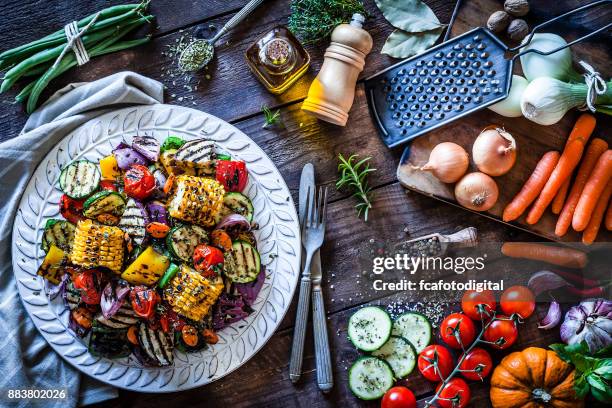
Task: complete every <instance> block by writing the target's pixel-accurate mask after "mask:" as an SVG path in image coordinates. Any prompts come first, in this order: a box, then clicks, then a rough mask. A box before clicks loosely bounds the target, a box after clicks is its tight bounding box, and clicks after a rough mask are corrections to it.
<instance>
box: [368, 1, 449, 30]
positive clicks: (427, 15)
mask: <svg viewBox="0 0 612 408" xmlns="http://www.w3.org/2000/svg"><path fill="white" fill-rule="evenodd" d="M376 5H377V6H378V8H379V9H380V11H381V12H382V13H383V16H385V18H386V19H387V21H389V23H391V24H392V25H393V26H394V27H395V28H399V29H400V30H404V31H407V32H410V33H421V32H425V31H432V30H436V29H440V28H441V27H443V25H442V24H440V20H438V17H436V15H435V14H434V12H433V11H432V10H431V9H430V8H429V7H428V6H427V4H425V3H423V2H422V1H421V0H376Z"/></svg>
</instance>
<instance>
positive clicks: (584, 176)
mask: <svg viewBox="0 0 612 408" xmlns="http://www.w3.org/2000/svg"><path fill="white" fill-rule="evenodd" d="M606 150H608V143H607V142H606V141H605V140H602V139H599V138H595V139H593V141H592V142H591V144H590V145H589V147H588V148H587V150H586V152H585V154H584V158H583V159H582V163H580V168H578V173H576V179H575V180H574V184H573V185H572V188H571V190H570V192H569V195H568V196H567V200H565V204H564V205H563V210H561V214H559V219H558V220H557V226H556V227H555V234H556V235H557V236H559V237H562V236H564V235H565V234H566V233H567V229H568V228H569V226H570V224H571V223H572V217H573V216H574V211H575V210H576V204H578V200H579V199H580V194H582V189H583V188H584V185H585V184H586V182H587V180H588V178H589V175H590V174H591V172H592V171H593V168H595V164H597V160H598V159H599V157H600V156H601V155H602V154H603V152H605V151H606Z"/></svg>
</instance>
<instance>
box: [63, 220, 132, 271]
mask: <svg viewBox="0 0 612 408" xmlns="http://www.w3.org/2000/svg"><path fill="white" fill-rule="evenodd" d="M123 252H124V249H123V231H121V229H119V228H117V227H109V226H106V225H100V224H96V223H95V222H93V221H92V220H84V221H81V222H79V224H78V225H77V228H76V231H75V234H74V244H73V245H72V253H71V255H70V259H71V261H72V263H74V264H75V265H79V266H83V267H85V268H95V267H99V266H100V267H105V268H108V269H110V270H111V271H113V272H115V273H120V272H121V267H122V265H123Z"/></svg>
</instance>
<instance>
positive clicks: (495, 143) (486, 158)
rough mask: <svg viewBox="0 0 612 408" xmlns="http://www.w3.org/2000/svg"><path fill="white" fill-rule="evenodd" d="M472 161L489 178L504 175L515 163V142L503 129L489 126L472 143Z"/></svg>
mask: <svg viewBox="0 0 612 408" xmlns="http://www.w3.org/2000/svg"><path fill="white" fill-rule="evenodd" d="M472 159H473V160H474V163H475V164H476V167H478V170H480V171H482V172H483V173H486V174H488V175H489V176H501V175H502V174H506V173H507V172H509V171H510V169H511V168H512V166H514V163H515V162H516V141H515V140H514V138H513V137H512V135H511V134H510V133H508V132H506V131H505V130H504V129H501V128H498V127H495V126H489V127H487V128H485V129H484V130H483V131H482V132H481V133H480V134H479V135H478V137H477V138H476V140H475V141H474V145H473V146H472Z"/></svg>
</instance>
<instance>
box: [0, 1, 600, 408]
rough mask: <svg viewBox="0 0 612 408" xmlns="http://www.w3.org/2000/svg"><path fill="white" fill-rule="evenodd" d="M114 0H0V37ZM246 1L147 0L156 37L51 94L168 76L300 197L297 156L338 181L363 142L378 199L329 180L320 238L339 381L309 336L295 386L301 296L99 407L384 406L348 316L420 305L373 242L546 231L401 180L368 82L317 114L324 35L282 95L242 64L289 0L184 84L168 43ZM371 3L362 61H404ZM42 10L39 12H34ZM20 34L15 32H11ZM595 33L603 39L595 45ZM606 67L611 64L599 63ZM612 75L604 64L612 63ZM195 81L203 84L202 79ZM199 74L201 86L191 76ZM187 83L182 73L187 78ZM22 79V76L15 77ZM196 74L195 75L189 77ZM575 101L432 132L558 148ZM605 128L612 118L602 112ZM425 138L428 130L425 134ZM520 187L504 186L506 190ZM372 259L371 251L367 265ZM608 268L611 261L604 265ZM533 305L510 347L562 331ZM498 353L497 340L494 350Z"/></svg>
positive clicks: (17, 118) (38, 28) (0, 116)
mask: <svg viewBox="0 0 612 408" xmlns="http://www.w3.org/2000/svg"><path fill="white" fill-rule="evenodd" d="M425 1H426V3H427V4H428V5H429V6H430V7H431V8H432V9H433V10H434V11H435V13H436V15H437V16H438V17H439V18H440V20H441V21H442V22H448V20H449V18H450V15H451V13H452V9H453V7H454V1H453V0H425ZM119 3H122V1H118V0H112V1H108V0H87V1H85V0H70V1H68V0H55V1H53V2H40V1H35V0H20V1H17V0H7V1H4V2H2V5H0V27H2V30H0V44H2V46H1V47H0V48H2V49H5V48H9V47H12V46H15V45H18V44H20V43H23V42H26V41H31V40H34V39H36V38H38V37H41V36H43V35H46V34H47V33H49V32H51V31H54V30H57V29H59V28H61V27H63V25H64V24H65V23H66V22H68V21H70V20H73V19H77V18H79V17H82V16H85V15H87V14H90V13H93V12H95V11H96V10H99V9H101V8H103V7H106V6H108V5H110V4H119ZM245 3H246V0H153V3H152V6H151V9H152V12H153V13H154V14H156V15H157V23H156V24H155V26H154V27H153V28H152V31H151V32H152V33H153V40H152V41H151V43H150V44H148V45H146V46H143V47H140V48H136V49H132V50H127V51H124V52H121V53H117V54H113V55H108V56H103V57H99V58H95V59H93V60H92V61H91V62H90V63H89V64H87V65H86V66H84V67H80V68H77V69H73V70H71V71H69V72H68V73H66V74H64V75H63V76H61V77H60V78H58V79H57V80H55V81H54V82H52V84H51V86H50V88H49V89H48V91H47V92H46V94H45V97H48V96H49V95H51V94H52V93H53V92H55V91H57V90H58V89H60V88H61V87H63V86H64V85H66V84H68V83H72V82H80V81H91V80H95V79H98V78H101V77H103V76H106V75H109V74H111V73H114V72H117V71H120V70H132V71H135V72H138V73H141V74H144V75H147V76H149V77H151V78H154V79H157V80H160V81H162V82H163V83H164V84H165V85H166V86H167V91H166V101H167V103H173V104H178V105H185V106H189V107H194V108H197V109H200V110H203V111H206V112H209V113H212V114H214V115H217V116H219V117H220V118H222V119H224V120H227V121H230V122H231V123H233V124H235V125H236V126H237V127H238V128H240V129H241V130H242V131H244V132H245V133H246V134H247V135H249V136H250V137H251V138H253V140H254V141H255V142H256V143H258V144H259V146H261V147H262V149H263V150H264V151H265V152H266V153H267V154H268V155H269V156H270V157H271V159H272V160H273V161H274V162H275V163H276V165H277V166H278V168H279V170H280V171H281V173H282V174H283V176H284V178H285V181H286V182H287V185H288V186H289V188H290V190H291V192H292V194H293V196H294V199H296V198H297V190H298V187H299V176H300V172H301V169H302V166H303V165H304V164H305V163H308V162H312V163H313V164H314V165H315V168H316V171H317V178H318V180H317V181H318V182H319V183H322V184H326V185H330V186H331V185H333V184H334V183H335V180H336V177H337V174H336V165H337V163H336V156H337V154H338V153H343V154H351V153H356V154H359V155H360V156H370V157H371V158H372V165H373V167H375V168H377V171H376V173H374V175H373V176H372V177H371V180H370V184H371V185H372V187H373V190H374V194H375V200H374V208H373V209H372V210H371V213H370V216H371V220H370V221H369V222H368V223H367V224H365V223H364V222H363V221H362V220H359V219H358V218H357V217H356V214H355V212H354V209H353V206H354V205H355V201H354V199H353V198H352V197H350V194H348V193H347V192H346V191H340V192H337V191H336V190H335V189H334V188H332V189H331V190H330V191H333V195H332V198H331V200H332V203H331V204H330V208H329V226H328V230H327V236H326V242H325V244H324V246H323V248H322V263H323V270H324V282H325V284H324V286H323V291H324V296H325V302H326V309H327V312H328V316H329V320H328V324H329V326H328V327H329V332H330V339H331V342H332V355H333V363H334V377H335V379H336V386H335V387H334V389H333V391H332V393H330V394H329V395H324V394H321V393H320V392H319V390H318V389H317V386H316V372H315V363H314V355H313V345H312V339H311V336H309V338H308V342H307V344H306V352H305V361H304V371H305V373H304V375H303V379H302V381H300V383H299V384H297V385H293V384H292V383H291V381H290V380H289V376H288V361H289V353H290V346H291V340H292V331H293V320H294V316H295V301H294V302H293V304H292V305H291V309H290V310H289V312H288V313H287V315H286V316H285V319H284V320H283V322H282V323H281V325H280V327H279V329H278V331H277V333H276V334H275V335H274V336H273V337H272V339H271V340H270V342H269V343H268V344H267V345H266V346H265V347H264V348H263V349H262V350H261V351H260V352H259V353H258V354H257V355H256V356H255V357H254V358H253V359H252V360H250V361H249V362H247V363H246V364H245V365H244V366H243V367H242V368H241V369H239V370H237V371H235V372H233V373H231V374H230V375H228V376H227V377H225V378H223V379H221V380H219V381H217V382H215V383H213V384H210V385H208V386H205V387H202V388H198V389H194V390H191V391H187V392H181V393H174V394H162V395H146V394H137V393H133V392H127V391H123V390H121V391H120V397H119V398H118V399H116V400H112V401H108V402H104V403H101V404H97V405H96V406H99V407H148V408H149V407H151V406H160V407H165V406H181V407H201V406H210V407H232V408H234V407H261V408H263V407H274V408H276V407H309V408H315V407H335V406H338V407H360V406H371V407H375V406H378V404H379V403H378V402H373V403H369V404H366V403H362V402H360V401H359V400H357V399H356V398H354V397H353V396H352V395H350V392H349V391H348V388H347V386H346V374H347V368H348V366H349V365H350V364H351V362H352V361H353V360H354V359H355V357H357V355H358V353H357V352H356V351H355V350H354V348H353V347H352V346H351V345H350V343H349V342H348V340H347V339H346V322H347V319H348V316H349V315H350V314H351V313H352V312H353V311H355V310H356V309H357V308H358V307H360V306H361V305H363V304H366V303H375V304H381V305H383V306H387V305H390V304H393V303H394V302H395V303H398V304H411V305H412V304H414V302H416V301H418V300H420V298H416V297H408V296H410V294H409V293H399V294H398V293H383V292H375V291H373V290H371V282H370V281H369V279H371V278H370V277H369V274H368V273H367V272H368V271H367V270H366V274H365V275H364V274H363V270H364V269H367V268H366V267H364V262H367V261H368V254H371V251H372V250H373V249H374V248H380V246H384V245H386V244H388V243H390V242H397V241H400V240H403V239H409V238H413V237H418V236H420V235H425V234H429V233H432V232H441V233H451V232H454V231H456V230H459V229H461V228H464V227H468V226H473V227H476V228H477V229H478V232H479V237H480V240H481V242H488V243H492V245H495V244H494V243H498V244H497V245H499V243H501V242H504V241H537V240H539V239H541V238H539V237H537V236H535V235H532V234H529V233H527V232H524V231H520V230H518V229H516V228H513V227H511V226H506V225H503V224H501V223H499V222H496V221H493V220H490V219H487V218H484V217H482V216H480V215H477V214H474V213H470V212H467V211H463V210H460V209H458V208H456V207H454V206H451V205H448V204H446V203H443V202H440V201H437V200H434V199H432V198H430V197H426V196H423V195H420V194H417V193H415V192H411V191H407V190H405V189H404V188H402V187H401V186H400V184H399V183H398V182H397V181H396V174H395V172H396V168H397V165H398V162H399V159H400V156H401V153H402V149H401V148H399V149H393V150H389V149H387V148H385V147H384V145H383V143H382V142H381V140H380V139H379V137H378V135H377V131H376V129H375V127H374V125H373V123H372V120H371V118H370V116H369V113H368V109H367V104H366V101H365V97H364V91H363V84H361V83H360V84H358V86H357V93H356V98H355V103H354V105H353V108H352V109H351V112H350V118H349V122H348V125H347V126H346V127H344V128H340V127H336V126H333V125H329V124H326V123H323V122H318V121H316V120H315V119H313V118H312V117H310V116H307V115H305V114H304V113H303V112H302V111H301V110H300V102H301V101H302V100H303V99H304V98H305V96H306V93H307V91H308V86H309V84H310V82H311V81H312V79H313V78H314V77H315V75H316V73H317V72H318V69H319V68H320V66H321V64H322V61H323V58H322V56H323V52H324V49H325V46H326V44H319V45H314V46H308V47H307V48H308V51H309V53H310V54H311V57H312V67H311V68H310V69H309V71H308V72H307V74H306V75H305V76H304V77H303V78H302V79H300V80H299V81H298V83H297V84H295V85H294V86H293V87H292V88H290V89H289V90H288V91H287V92H286V93H284V94H282V95H280V96H273V95H271V94H269V93H268V92H267V91H266V90H265V89H264V88H263V86H262V85H261V84H259V82H257V80H256V79H255V77H254V76H253V75H252V74H251V73H250V72H249V71H248V68H247V67H246V65H245V63H244V56H243V54H244V51H245V50H246V48H247V47H248V46H249V45H250V44H251V43H252V42H253V41H254V40H255V39H256V38H258V37H259V36H260V35H262V34H263V33H265V32H266V31H267V30H269V29H270V28H272V27H274V26H276V25H279V24H286V23H287V17H288V16H289V12H290V10H289V3H290V2H289V1H287V0H268V1H266V2H264V5H262V6H260V7H259V9H257V10H256V11H255V12H254V13H253V14H252V15H251V16H250V17H249V18H248V19H247V20H246V21H245V22H244V23H243V25H242V26H241V27H240V28H239V29H238V30H236V31H234V32H232V33H230V34H227V35H226V36H224V37H223V38H222V39H221V41H220V42H219V43H218V46H217V49H216V56H215V59H214V62H213V64H212V65H211V66H210V67H209V69H208V70H207V71H203V72H201V73H198V74H196V75H195V78H193V79H190V80H189V82H188V83H186V81H185V79H184V78H182V77H178V76H174V77H173V76H171V74H172V71H173V69H172V67H173V64H174V63H175V61H173V60H172V59H171V58H170V57H168V56H166V55H164V54H162V53H166V52H167V50H168V46H172V45H175V44H176V43H177V42H178V41H180V40H181V38H185V37H187V36H189V35H191V34H193V33H196V32H197V33H198V34H201V35H207V34H208V33H210V32H214V28H215V27H216V28H219V27H221V26H222V25H223V24H224V23H225V22H226V21H227V20H228V19H229V18H231V16H232V15H233V14H234V13H235V12H236V11H238V10H239V9H240V8H241V7H242V6H243V5H244V4H245ZM501 3H502V2H501V1H498V0H464V1H463V6H462V8H461V11H460V13H459V16H458V19H457V21H456V24H455V26H454V27H453V31H452V33H453V35H458V34H460V33H462V32H465V31H467V30H468V29H470V28H472V27H476V26H480V25H483V24H484V23H485V22H486V19H487V17H488V15H489V13H490V12H492V11H494V10H497V9H499V8H501ZM531 3H532V12H531V13H530V14H529V16H528V18H527V19H528V22H529V23H530V24H534V23H537V22H540V21H543V20H545V19H547V18H550V17H551V16H554V15H558V14H559V13H561V12H564V11H566V10H569V9H571V8H572V7H575V6H576V5H578V4H582V2H581V1H578V0H564V1H559V0H557V1H553V0H538V1H535V0H533V1H532V2H531ZM365 4H366V8H367V10H368V12H369V13H370V14H371V18H370V19H369V20H368V21H367V23H366V25H365V28H366V29H367V30H368V31H369V32H370V33H371V34H372V36H373V38H374V49H373V50H372V52H371V54H370V55H369V56H368V58H367V60H366V69H365V71H364V72H363V73H362V75H361V78H365V77H367V76H369V75H372V74H374V73H376V72H378V71H379V70H381V69H382V68H384V67H387V66H389V65H390V64H392V63H394V62H396V60H393V59H392V58H389V57H387V56H385V55H382V54H380V50H381V48H382V46H383V44H384V40H385V38H386V37H387V36H388V34H389V33H390V32H391V31H392V30H393V28H392V27H391V26H390V25H389V24H388V23H387V22H386V21H385V20H384V18H383V16H382V15H381V13H380V12H379V11H378V9H377V8H376V6H375V4H374V1H373V0H366V1H365ZM606 19H607V21H609V16H606V15H602V14H597V13H590V14H589V15H586V16H582V17H580V18H575V19H572V20H571V21H570V22H569V23H566V24H561V25H558V26H557V27H556V28H558V29H559V30H561V31H560V32H563V33H564V34H567V35H568V37H571V36H574V35H577V34H578V33H580V32H581V30H584V29H588V27H592V26H593V25H594V24H597V23H598V22H601V21H605V20H606ZM31 21H36V22H37V23H36V24H31ZM14 33H19V35H15V34H14ZM599 43H606V44H607V45H605V46H601V45H598V46H593V44H594V42H591V46H585V47H582V46H581V47H575V50H574V53H575V55H576V58H585V59H587V60H589V59H590V60H592V61H598V62H601V61H608V60H609V55H610V48H609V47H610V45H609V44H610V42H609V41H603V42H602V41H600V42H599ZM599 43H598V44H599ZM598 68H599V69H601V70H604V69H608V68H609V64H603V66H601V67H600V66H598ZM606 74H609V72H606ZM198 82H199V84H198ZM196 84H198V85H197V90H196V89H195V85H196ZM186 85H187V86H186ZM21 86H23V84H21ZM189 87H191V88H189ZM15 94H16V92H10V93H7V94H6V95H1V96H0V101H1V102H2V105H1V106H2V109H0V141H3V140H7V139H10V138H12V137H15V136H17V134H18V133H19V131H20V130H21V128H22V126H23V124H24V123H25V120H26V119H27V116H26V114H25V113H24V110H23V107H22V106H20V105H18V104H12V98H13V97H14V96H15ZM262 105H267V106H269V107H270V108H272V109H280V110H281V117H282V121H283V125H282V126H279V127H274V128H271V129H263V128H262V125H263V115H262V114H261V106H262ZM574 116H575V115H574V114H572V115H568V117H566V118H564V120H563V121H562V122H561V123H560V124H559V125H557V126H556V127H553V128H550V129H546V130H544V131H542V128H541V127H537V126H535V125H534V124H532V123H530V122H528V121H526V120H523V119H521V120H514V119H513V120H512V123H510V121H509V120H507V119H506V118H503V117H501V116H498V115H496V114H494V113H492V112H490V111H483V112H480V113H477V114H475V115H472V116H470V117H468V118H466V119H465V120H462V121H459V122H455V124H453V125H451V127H448V128H447V129H443V130H442V131H441V133H440V135H436V137H451V136H453V137H455V135H468V137H469V136H470V135H471V136H475V135H477V134H478V132H479V130H480V129H482V128H483V127H484V126H485V125H487V124H489V123H498V124H502V125H504V126H506V127H507V128H511V129H512V130H513V131H514V132H516V133H520V134H522V135H526V137H528V138H527V139H525V140H528V142H525V143H529V144H527V148H526V149H524V150H525V152H528V151H529V150H530V149H531V148H532V144H533V146H535V147H534V149H536V150H538V149H539V150H538V151H541V150H543V149H546V148H558V147H559V146H562V144H563V140H564V138H565V136H566V135H567V132H568V129H569V128H570V127H571V123H572V120H573V118H574ZM607 126H608V128H609V123H608V125H607ZM426 141H427V139H423V143H425V142H426ZM536 161H537V158H536V157H534V156H533V155H531V154H528V153H523V154H522V155H521V157H520V160H519V166H520V169H521V174H524V173H525V171H527V169H528V168H530V167H532V166H533V165H534V163H535V162H536ZM513 188H516V187H512V188H508V189H507V190H505V191H504V193H503V194H504V195H505V196H507V195H511V194H512V192H513ZM369 267H370V269H371V264H370V266H369ZM491 267H493V268H496V269H498V270H499V271H500V273H503V274H506V275H508V276H510V277H511V278H509V279H510V280H509V281H508V283H517V284H518V283H521V284H525V283H526V280H527V279H528V276H529V274H530V273H531V272H533V271H536V270H539V269H542V268H543V265H540V264H538V263H532V264H528V265H526V267H525V268H524V269H523V268H521V270H519V271H515V270H514V269H513V268H515V266H513V264H511V263H508V262H507V260H505V259H501V258H500V259H492V260H491ZM605 272H607V271H604V272H603V273H605ZM457 308H458V306H457V304H455V303H449V304H448V306H445V307H444V310H445V311H450V310H456V309H457ZM536 325H537V322H536V319H535V318H532V319H529V320H528V321H527V322H526V323H525V324H524V326H523V327H522V328H521V332H520V338H519V342H518V343H517V344H516V345H515V346H514V347H513V349H521V348H523V347H524V346H527V345H539V346H543V347H546V346H547V345H548V344H550V343H552V342H555V341H557V340H558V338H557V331H556V330H553V331H550V332H542V331H541V330H538V329H537V328H536ZM501 356H502V354H501V353H494V358H495V359H496V360H498V359H499V358H500V357H501ZM407 385H409V386H410V387H411V388H412V389H413V390H414V391H415V392H416V394H417V396H418V399H419V401H420V402H419V404H420V405H419V406H422V405H423V403H424V401H425V400H426V399H427V397H429V396H431V394H432V392H433V384H431V383H428V382H427V381H425V380H423V378H422V377H420V376H419V375H416V374H413V375H411V376H409V378H408V380H407ZM472 394H473V399H472V403H471V405H470V406H472V407H488V406H490V403H489V399H488V387H487V384H486V383H484V384H473V385H472Z"/></svg>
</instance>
